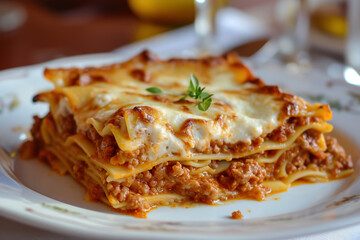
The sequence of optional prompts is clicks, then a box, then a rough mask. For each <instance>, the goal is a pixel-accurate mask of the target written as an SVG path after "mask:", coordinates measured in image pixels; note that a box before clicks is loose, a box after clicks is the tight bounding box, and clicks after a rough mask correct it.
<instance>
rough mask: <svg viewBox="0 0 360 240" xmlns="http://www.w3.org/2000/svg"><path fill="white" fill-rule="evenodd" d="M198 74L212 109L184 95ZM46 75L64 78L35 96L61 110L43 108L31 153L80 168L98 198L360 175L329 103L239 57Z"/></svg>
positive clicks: (206, 195)
mask: <svg viewBox="0 0 360 240" xmlns="http://www.w3.org/2000/svg"><path fill="white" fill-rule="evenodd" d="M191 74H193V75H195V76H196V77H197V78H198V79H199V84H200V86H201V87H202V88H203V87H205V91H206V92H207V93H208V94H207V96H208V95H209V94H213V96H211V99H212V102H211V106H210V107H209V108H208V109H207V110H206V111H203V110H204V109H202V110H200V109H199V106H198V104H199V100H198V99H194V98H191V97H187V98H185V97H184V94H185V95H186V94H187V91H188V89H189V82H190V81H189V80H190V75H191ZM44 75H45V77H46V78H47V79H48V80H49V81H51V82H52V83H53V84H54V86H55V87H54V89H53V90H51V91H47V92H42V93H40V94H38V95H36V96H35V97H34V101H35V102H37V101H41V102H47V103H48V104H49V105H50V111H49V113H48V114H47V115H46V116H45V117H42V118H41V117H37V116H35V117H34V119H35V122H34V124H33V127H32V129H31V133H32V137H33V139H32V140H30V141H28V142H25V143H24V144H23V145H22V147H21V151H20V152H21V154H22V156H23V157H24V158H29V157H32V156H34V155H35V156H37V157H38V158H39V159H41V160H44V161H45V162H47V163H48V164H49V165H50V166H51V168H53V169H54V170H55V171H57V172H58V173H60V174H66V173H69V174H71V175H72V177H73V178H74V179H75V180H76V181H78V182H79V183H81V184H82V185H83V186H84V187H85V189H86V190H87V195H88V196H89V197H90V198H91V199H93V200H97V201H102V202H104V203H106V204H108V205H110V206H111V207H112V208H115V209H118V210H119V211H122V212H127V213H133V214H138V215H139V214H140V215H141V214H144V213H146V212H147V211H149V210H151V209H152V208H155V207H157V206H164V205H172V204H176V203H184V202H198V203H206V204H213V203H216V202H218V201H224V200H228V199H243V198H246V199H255V200H264V199H265V197H266V196H268V195H269V194H271V193H275V192H279V191H285V190H287V188H288V187H290V186H291V184H292V183H294V182H296V181H306V182H323V181H328V180H333V179H339V178H343V177H345V176H347V175H349V174H351V173H352V172H353V163H352V161H351V158H350V157H349V156H347V155H346V154H345V152H344V150H343V148H342V147H341V146H340V145H339V144H338V143H337V141H336V139H334V138H332V137H328V136H324V133H328V132H330V131H331V130H332V126H331V125H330V124H329V123H327V122H326V121H328V120H330V119H331V116H332V114H331V111H330V108H329V106H328V105H322V104H318V103H315V104H310V103H308V102H306V101H304V100H303V99H302V98H300V97H297V96H293V95H290V94H287V93H283V92H282V91H281V90H279V88H278V87H277V86H269V85H265V84H264V83H263V82H262V81H261V80H260V79H259V78H256V77H254V76H253V74H252V73H251V72H250V71H249V69H248V68H246V67H245V66H244V65H243V64H242V62H241V61H240V60H239V58H238V56H237V55H235V54H227V55H224V56H221V57H208V58H203V59H169V60H161V59H159V58H158V57H156V56H154V55H153V54H151V53H149V52H147V51H145V52H143V53H141V54H140V55H138V56H136V57H134V58H133V59H130V60H129V61H127V62H123V63H118V64H113V65H109V66H103V67H97V68H84V69H78V68H69V69H46V70H45V73H44ZM149 88H152V89H154V88H156V89H157V90H158V91H156V93H157V94H154V93H151V92H149V91H148V90H149ZM160 90H161V91H160Z"/></svg>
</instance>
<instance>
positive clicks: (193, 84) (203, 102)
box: [180, 73, 214, 111]
mask: <svg viewBox="0 0 360 240" xmlns="http://www.w3.org/2000/svg"><path fill="white" fill-rule="evenodd" d="M204 90H205V87H203V88H202V87H200V83H199V80H198V79H197V77H196V76H195V75H194V74H192V73H191V74H190V85H189V88H188V90H187V91H186V94H187V95H185V96H184V97H182V98H180V100H185V99H186V98H187V97H188V96H189V97H191V98H194V99H198V100H200V102H199V103H197V104H196V105H197V106H198V109H199V110H201V111H206V110H208V109H209V107H210V105H211V103H212V99H211V97H212V96H213V95H214V94H209V93H207V92H204Z"/></svg>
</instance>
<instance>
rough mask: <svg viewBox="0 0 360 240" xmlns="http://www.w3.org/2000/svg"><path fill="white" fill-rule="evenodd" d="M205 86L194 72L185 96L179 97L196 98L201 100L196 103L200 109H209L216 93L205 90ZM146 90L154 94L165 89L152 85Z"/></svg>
mask: <svg viewBox="0 0 360 240" xmlns="http://www.w3.org/2000/svg"><path fill="white" fill-rule="evenodd" d="M204 90H205V87H203V88H202V87H200V83H199V80H198V79H197V77H196V76H195V75H194V74H192V73H191V74H190V85H189V88H188V89H187V91H186V92H185V93H184V95H185V96H183V97H182V98H180V99H179V101H181V100H185V99H186V98H187V97H191V98H194V99H196V100H199V102H198V103H197V104H196V106H197V107H198V109H199V110H201V111H206V110H208V109H209V107H210V106H211V103H212V99H211V97H212V96H213V95H214V94H209V93H207V92H204ZM146 91H148V92H149V93H152V94H161V93H162V92H163V91H162V90H161V89H160V88H157V87H150V88H146Z"/></svg>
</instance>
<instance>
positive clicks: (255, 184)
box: [107, 160, 269, 207]
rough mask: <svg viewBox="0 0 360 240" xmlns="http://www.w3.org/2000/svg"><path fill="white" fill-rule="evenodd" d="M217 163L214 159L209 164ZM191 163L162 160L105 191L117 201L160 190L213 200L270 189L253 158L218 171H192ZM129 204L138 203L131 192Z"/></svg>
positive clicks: (256, 194)
mask: <svg viewBox="0 0 360 240" xmlns="http://www.w3.org/2000/svg"><path fill="white" fill-rule="evenodd" d="M210 165H211V166H212V167H216V166H217V165H218V164H217V163H216V161H213V163H211V164H210ZM192 168H193V167H191V166H184V165H182V164H181V163H180V162H165V163H162V164H159V165H157V166H155V167H154V168H153V169H151V170H149V171H146V172H143V173H140V174H138V175H136V177H128V178H126V179H124V181H123V182H122V183H121V184H119V183H117V182H113V183H109V184H108V185H107V189H108V191H109V192H110V193H111V194H112V195H113V196H115V197H116V198H117V199H118V200H119V201H123V200H124V199H126V201H128V198H129V196H130V194H135V195H136V194H137V195H139V196H141V195H150V196H151V195H157V194H159V193H177V194H179V195H182V196H186V197H188V198H190V199H191V200H192V201H194V202H201V203H207V204H213V203H214V202H215V201H217V200H226V199H228V198H234V197H236V192H238V195H239V196H242V197H244V196H246V197H249V198H253V199H257V200H263V199H264V198H265V196H266V195H267V194H268V193H269V189H268V188H266V187H264V186H262V184H261V183H262V181H263V180H264V178H265V175H266V173H265V170H264V168H262V167H261V166H260V165H259V164H258V163H257V162H256V161H255V160H244V161H237V162H235V163H232V164H231V165H230V167H229V168H228V169H227V170H226V171H224V172H222V173H220V174H219V175H217V176H216V175H215V176H214V175H209V174H207V173H206V172H204V173H200V174H196V175H192V174H190V172H191V169H192ZM130 199H131V201H133V203H132V205H131V207H139V206H140V205H141V203H140V202H139V201H141V198H135V196H132V197H131V198H130Z"/></svg>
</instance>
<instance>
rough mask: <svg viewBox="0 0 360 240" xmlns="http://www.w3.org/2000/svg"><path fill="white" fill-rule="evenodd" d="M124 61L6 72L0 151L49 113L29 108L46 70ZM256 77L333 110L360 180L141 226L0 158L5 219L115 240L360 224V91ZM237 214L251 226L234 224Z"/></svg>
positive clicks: (75, 61)
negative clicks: (323, 104)
mask: <svg viewBox="0 0 360 240" xmlns="http://www.w3.org/2000/svg"><path fill="white" fill-rule="evenodd" d="M124 57H128V56H125V55H122V58H124ZM119 59H120V58H119V57H118V55H115V54H100V55H88V56H83V57H73V58H67V59H61V60H56V61H52V62H48V63H44V64H40V65H36V66H32V67H24V68H18V69H14V70H9V71H3V72H0V112H1V113H0V133H1V138H0V146H2V147H4V148H5V149H6V150H7V151H8V152H9V153H11V152H14V151H16V150H17V148H18V146H19V144H20V143H21V142H22V141H23V140H24V139H25V134H24V133H23V131H22V130H23V129H28V128H29V127H30V125H31V122H32V116H33V115H34V114H40V115H44V114H45V113H46V112H47V108H48V107H47V106H46V105H45V104H33V103H32V102H31V99H32V97H33V96H34V94H35V93H37V92H39V91H41V90H44V89H47V88H50V87H51V86H50V84H48V83H46V82H45V81H44V79H43V78H42V72H43V69H44V67H45V66H50V67H56V66H65V67H66V66H86V65H98V64H104V63H108V62H113V61H118V60H119ZM256 74H257V75H259V76H261V77H262V78H263V79H264V80H265V81H266V82H267V83H271V84H277V85H280V86H281V87H282V88H283V89H285V90H286V91H290V92H292V93H296V94H298V95H301V96H303V97H305V98H307V99H308V100H310V101H312V100H316V101H321V102H327V103H330V104H331V105H332V107H333V110H334V111H333V115H334V117H333V121H332V123H333V124H334V126H335V129H336V130H335V131H334V133H333V135H335V136H336V137H337V138H338V139H339V141H340V142H341V144H342V145H343V146H344V147H345V149H346V151H347V152H348V153H350V154H351V155H352V157H353V158H354V160H355V162H356V164H355V169H356V170H355V174H353V175H352V176H351V177H349V178H346V179H343V180H340V181H333V182H330V183H319V184H312V185H300V186H296V187H293V188H291V189H290V190H289V191H288V192H285V193H281V194H276V195H273V196H270V197H268V199H267V200H266V201H264V202H257V201H247V200H241V201H231V202H227V203H224V204H221V205H219V206H207V205H197V206H195V207H192V208H181V207H179V208H168V207H161V208H158V209H156V210H154V211H152V212H150V213H149V214H148V218H147V219H137V218H134V217H130V216H123V215H119V214H117V213H115V212H112V211H111V210H109V209H108V208H107V207H105V206H103V205H102V204H100V203H91V202H86V201H84V200H83V198H84V190H83V189H82V188H81V187H80V186H79V185H78V184H77V183H76V182H74V181H73V180H72V179H71V178H70V177H60V176H58V175H56V174H55V173H53V172H52V171H51V170H50V169H49V168H48V167H46V166H45V165H43V164H41V163H40V162H38V161H36V160H30V161H25V160H18V159H17V158H16V157H14V158H11V159H10V160H9V159H6V158H1V157H0V163H1V165H0V214H1V215H3V216H4V217H8V218H11V219H13V220H16V221H19V222H23V223H25V224H29V225H32V226H36V227H40V228H44V229H47V230H50V231H56V232H60V233H63V234H69V235H76V236H83V237H87V238H90V237H98V238H114V239H115V238H116V239H119V238H123V239H169V238H172V239H176V238H177V239H183V238H186V237H191V238H192V239H219V238H221V239H279V238H282V237H293V236H300V235H304V234H312V233H319V232H324V231H329V230H334V229H337V228H342V227H345V226H349V225H353V224H357V223H360V177H359V176H360V166H359V163H360V162H359V161H358V158H359V156H360V154H359V151H360V134H359V133H360V130H359V123H360V91H359V89H354V88H352V87H349V86H348V85H346V84H345V83H344V82H342V81H335V82H329V79H328V78H327V77H326V75H324V74H323V73H322V72H320V71H311V72H308V73H306V74H301V75H299V74H295V73H293V72H291V71H289V70H286V69H285V68H283V67H281V66H279V65H276V64H268V65H266V66H264V67H262V68H261V70H256ZM11 176H13V177H11ZM236 210H240V211H241V212H242V213H243V215H244V217H245V219H243V220H232V219H230V218H229V216H230V215H231V213H232V212H233V211H236Z"/></svg>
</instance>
